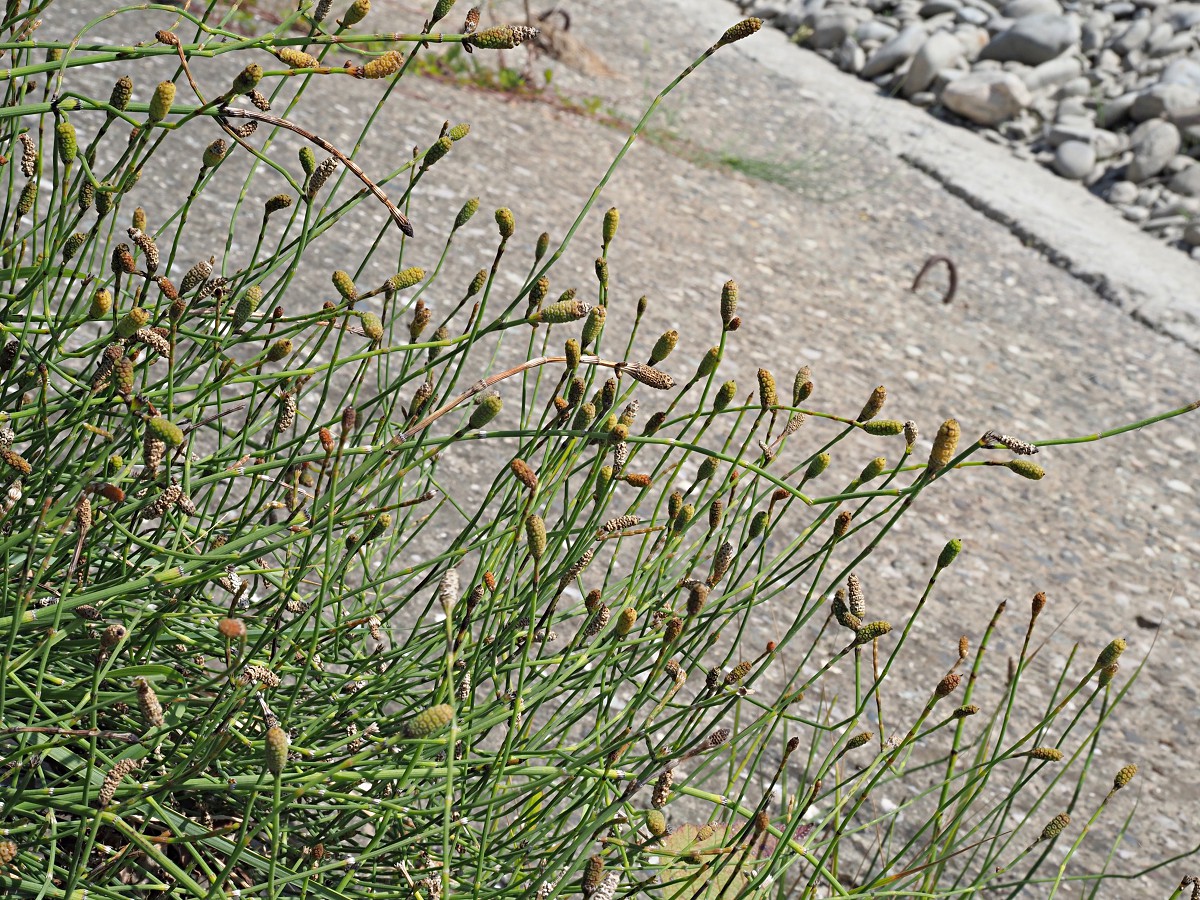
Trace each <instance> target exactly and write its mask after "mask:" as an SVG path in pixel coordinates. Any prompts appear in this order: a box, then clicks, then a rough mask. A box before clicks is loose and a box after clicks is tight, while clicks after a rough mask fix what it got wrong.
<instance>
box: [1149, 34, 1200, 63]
mask: <svg viewBox="0 0 1200 900" xmlns="http://www.w3.org/2000/svg"><path fill="white" fill-rule="evenodd" d="M1195 45H1196V35H1194V34H1191V33H1188V32H1183V33H1181V34H1177V35H1175V36H1174V37H1173V38H1171V39H1170V40H1169V41H1166V42H1164V43H1162V44H1159V45H1158V46H1157V47H1155V48H1154V49H1153V50H1152V51H1151V52H1150V55H1151V56H1152V57H1154V58H1155V59H1156V60H1159V59H1164V58H1166V57H1168V56H1174V55H1175V54H1176V53H1186V52H1187V51H1188V50H1191V49H1192V48H1193V47H1194V46H1195Z"/></svg>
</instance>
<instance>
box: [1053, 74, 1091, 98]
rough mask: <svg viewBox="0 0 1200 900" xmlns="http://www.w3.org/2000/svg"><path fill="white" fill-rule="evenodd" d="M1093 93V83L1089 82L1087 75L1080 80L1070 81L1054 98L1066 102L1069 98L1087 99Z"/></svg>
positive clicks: (1079, 78)
mask: <svg viewBox="0 0 1200 900" xmlns="http://www.w3.org/2000/svg"><path fill="white" fill-rule="evenodd" d="M1091 92H1092V83H1091V82H1090V81H1088V78H1087V76H1086V75H1080V76H1079V77H1078V78H1072V79H1071V80H1070V81H1068V82H1066V83H1065V84H1063V86H1062V87H1060V88H1059V89H1058V90H1057V91H1055V93H1054V96H1055V97H1057V98H1058V99H1060V100H1065V99H1067V98H1068V97H1086V96H1088V95H1089V94H1090V93H1091Z"/></svg>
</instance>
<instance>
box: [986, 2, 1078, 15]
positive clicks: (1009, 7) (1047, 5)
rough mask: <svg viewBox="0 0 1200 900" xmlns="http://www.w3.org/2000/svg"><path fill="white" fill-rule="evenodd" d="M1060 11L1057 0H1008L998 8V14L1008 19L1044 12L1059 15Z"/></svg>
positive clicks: (1043, 13)
mask: <svg viewBox="0 0 1200 900" xmlns="http://www.w3.org/2000/svg"><path fill="white" fill-rule="evenodd" d="M1062 11H1063V10H1062V5H1061V4H1060V3H1059V2H1058V0H1009V2H1008V3H1005V4H1004V6H1002V7H1001V8H1000V15H1002V16H1005V17H1006V18H1009V19H1023V18H1025V17H1026V16H1039V15H1046V14H1051V15H1056V16H1060V15H1062Z"/></svg>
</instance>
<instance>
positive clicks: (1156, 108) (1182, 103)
mask: <svg viewBox="0 0 1200 900" xmlns="http://www.w3.org/2000/svg"><path fill="white" fill-rule="evenodd" d="M1198 106H1200V89H1197V88H1194V87H1192V86H1191V85H1188V84H1171V83H1167V84H1162V83H1159V84H1156V85H1153V86H1152V87H1149V88H1147V89H1146V90H1144V91H1142V93H1140V94H1138V95H1137V98H1136V99H1135V100H1134V101H1133V105H1132V106H1131V107H1130V108H1129V117H1130V118H1131V119H1133V121H1135V122H1145V121H1146V120H1147V119H1157V118H1160V117H1162V116H1166V117H1167V118H1169V119H1173V118H1175V117H1176V116H1179V115H1182V114H1184V113H1187V112H1192V111H1194V110H1195V109H1196V107H1198Z"/></svg>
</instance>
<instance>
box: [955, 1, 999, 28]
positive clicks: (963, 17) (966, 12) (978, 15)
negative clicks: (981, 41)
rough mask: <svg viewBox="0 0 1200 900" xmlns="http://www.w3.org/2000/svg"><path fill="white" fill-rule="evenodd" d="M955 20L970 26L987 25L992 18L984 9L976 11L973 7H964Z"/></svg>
mask: <svg viewBox="0 0 1200 900" xmlns="http://www.w3.org/2000/svg"><path fill="white" fill-rule="evenodd" d="M955 18H956V19H958V21H960V22H965V23H967V24H968V25H980V26H983V25H986V24H987V23H988V20H989V19H990V18H991V16H989V15H988V14H987V13H985V12H984V11H983V10H982V9H976V8H975V7H973V6H964V7H963V8H962V9H960V10H959V11H958V12H957V13H956V14H955Z"/></svg>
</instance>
